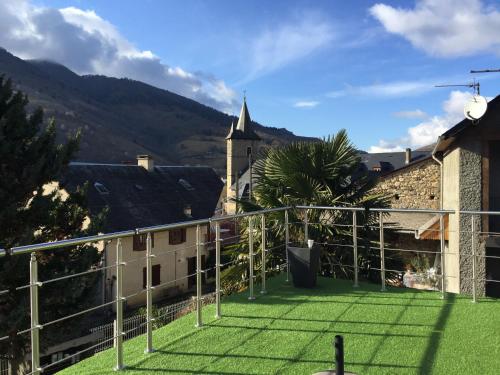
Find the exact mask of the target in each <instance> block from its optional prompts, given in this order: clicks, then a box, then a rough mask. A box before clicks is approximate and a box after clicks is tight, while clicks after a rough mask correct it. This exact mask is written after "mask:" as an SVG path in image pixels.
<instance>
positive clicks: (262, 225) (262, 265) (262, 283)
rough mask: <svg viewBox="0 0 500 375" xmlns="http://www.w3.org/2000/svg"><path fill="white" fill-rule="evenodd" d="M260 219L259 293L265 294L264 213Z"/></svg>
mask: <svg viewBox="0 0 500 375" xmlns="http://www.w3.org/2000/svg"><path fill="white" fill-rule="evenodd" d="M260 220H261V227H262V240H261V241H262V244H261V251H262V254H261V255H262V259H261V262H262V264H261V269H260V271H261V274H260V275H261V279H262V281H261V290H260V293H261V294H266V293H267V291H266V217H265V216H264V214H262V215H261V217H260Z"/></svg>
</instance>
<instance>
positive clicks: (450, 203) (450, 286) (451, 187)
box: [443, 148, 460, 293]
mask: <svg viewBox="0 0 500 375" xmlns="http://www.w3.org/2000/svg"><path fill="white" fill-rule="evenodd" d="M459 167H460V148H455V149H453V150H452V151H451V152H449V153H447V154H446V155H445V156H444V158H443V209H445V210H458V209H459V208H460V205H459V204H460V190H459V186H460V174H459V171H460V168H459ZM459 228H460V218H459V215H450V216H449V240H448V246H446V249H445V254H446V255H445V258H444V261H445V263H444V264H445V267H444V270H445V275H446V276H447V278H446V279H445V280H446V290H447V291H448V292H452V293H459V292H460V262H459V259H460V257H459V254H458V252H459V251H458V249H459V242H460V236H459V232H458V231H459Z"/></svg>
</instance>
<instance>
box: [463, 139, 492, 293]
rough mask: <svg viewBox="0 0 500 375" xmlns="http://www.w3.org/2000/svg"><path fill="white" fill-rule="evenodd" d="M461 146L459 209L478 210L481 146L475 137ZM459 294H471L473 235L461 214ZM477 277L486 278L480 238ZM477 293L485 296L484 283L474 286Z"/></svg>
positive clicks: (478, 238) (478, 223)
mask: <svg viewBox="0 0 500 375" xmlns="http://www.w3.org/2000/svg"><path fill="white" fill-rule="evenodd" d="M461 143H462V144H461V145H460V146H461V147H460V167H459V168H460V169H459V179H460V185H459V189H460V190H459V191H460V206H459V209H460V210H464V211H466V210H481V197H482V195H481V192H482V184H481V182H482V173H481V143H480V140H479V139H477V138H474V137H468V138H467V139H465V140H464V141H462V142H461ZM459 220H460V227H459V229H460V240H459V241H460V243H459V253H460V257H459V259H460V293H464V294H472V235H471V228H472V226H471V215H466V214H460V215H459ZM475 230H476V231H480V230H481V219H480V216H476V228H475ZM476 253H477V255H478V257H477V264H476V272H477V274H476V278H477V279H479V280H484V278H485V276H486V264H485V259H484V258H483V256H484V255H485V242H484V240H482V236H480V235H477V236H476ZM476 287H477V290H476V292H477V294H478V295H480V296H482V295H484V293H485V283H484V281H478V282H477V283H476Z"/></svg>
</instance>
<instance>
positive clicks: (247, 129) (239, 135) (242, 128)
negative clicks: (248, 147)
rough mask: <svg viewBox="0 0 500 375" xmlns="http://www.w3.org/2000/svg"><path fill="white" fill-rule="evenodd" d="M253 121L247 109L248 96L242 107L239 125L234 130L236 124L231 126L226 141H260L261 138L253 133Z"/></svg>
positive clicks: (244, 99) (244, 98)
mask: <svg viewBox="0 0 500 375" xmlns="http://www.w3.org/2000/svg"><path fill="white" fill-rule="evenodd" d="M252 128H253V126H252V120H251V119H250V113H249V112H248V107H247V98H246V95H245V96H244V97H243V105H242V106H241V111H240V117H239V119H238V124H237V125H236V128H234V123H233V124H231V129H230V130H229V134H228V135H227V137H226V139H250V140H256V141H258V140H260V137H259V136H258V135H257V134H256V133H255V132H254V131H253V129H252Z"/></svg>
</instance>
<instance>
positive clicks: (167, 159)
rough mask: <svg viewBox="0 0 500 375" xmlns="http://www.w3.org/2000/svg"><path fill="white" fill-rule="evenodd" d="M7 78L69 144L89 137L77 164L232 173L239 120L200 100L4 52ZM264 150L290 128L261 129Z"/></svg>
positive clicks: (285, 138)
mask: <svg viewBox="0 0 500 375" xmlns="http://www.w3.org/2000/svg"><path fill="white" fill-rule="evenodd" d="M0 75H5V76H6V77H8V78H11V79H12V81H13V82H14V87H15V89H17V90H22V91H23V92H25V93H26V94H27V95H28V98H29V100H30V106H32V107H35V106H41V107H42V108H43V109H44V111H45V116H46V118H49V117H53V118H54V119H55V120H56V124H57V125H58V126H57V127H58V136H59V137H60V138H61V139H63V138H64V137H65V136H67V135H68V134H71V133H74V132H75V131H76V130H77V129H81V131H82V140H81V143H80V151H79V154H78V157H77V158H78V160H81V161H90V162H135V156H136V155H138V154H150V155H152V156H153V157H154V158H155V160H157V161H158V162H159V163H161V164H171V165H177V164H190V165H197V164H203V165H210V166H212V167H214V168H216V169H217V170H218V171H219V172H221V173H222V171H224V170H225V167H226V147H225V140H224V138H225V136H226V135H227V133H228V130H229V127H230V125H231V121H233V120H235V118H234V117H232V116H228V115H226V114H224V113H222V112H219V111H217V110H215V109H213V108H210V107H207V106H204V105H202V104H200V103H198V102H196V101H194V100H191V99H187V98H185V97H183V96H180V95H177V94H174V93H172V92H169V91H166V90H162V89H159V88H156V87H153V86H150V85H147V84H145V83H142V82H139V81H134V80H130V79H125V78H122V79H117V78H110V77H105V76H96V75H83V76H80V75H78V74H76V73H74V72H72V71H71V70H69V69H68V68H66V67H65V66H63V65H60V64H57V63H53V62H48V61H37V60H22V59H20V58H18V57H16V56H14V55H12V54H10V53H9V52H7V51H6V50H4V49H1V48H0ZM254 126H255V129H256V132H257V133H258V134H259V136H260V137H261V138H262V140H263V142H262V144H263V145H262V147H263V148H265V147H269V146H275V145H282V144H286V143H289V142H292V141H295V140H301V139H308V138H302V137H297V136H295V135H294V134H293V133H291V132H290V131H288V130H286V129H284V128H272V127H266V126H263V125H261V124H258V123H255V122H254Z"/></svg>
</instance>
